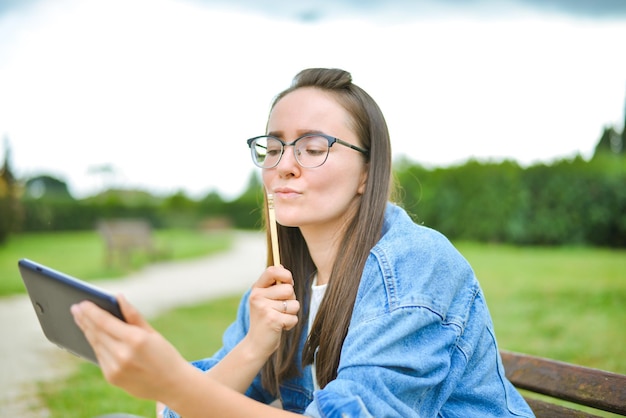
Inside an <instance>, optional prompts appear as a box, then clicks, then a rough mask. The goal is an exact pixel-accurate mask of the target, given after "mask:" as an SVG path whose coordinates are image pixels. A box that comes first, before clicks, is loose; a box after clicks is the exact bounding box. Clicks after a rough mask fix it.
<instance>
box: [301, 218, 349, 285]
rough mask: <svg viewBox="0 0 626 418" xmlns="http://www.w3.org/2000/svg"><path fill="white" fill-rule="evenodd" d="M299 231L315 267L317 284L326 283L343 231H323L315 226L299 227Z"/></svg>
mask: <svg viewBox="0 0 626 418" xmlns="http://www.w3.org/2000/svg"><path fill="white" fill-rule="evenodd" d="M301 231H302V236H303V237H304V240H305V241H306V245H307V247H308V249H309V254H311V259H312V260H313V263H314V264H315V267H316V268H317V284H318V285H323V284H327V283H328V280H329V279H330V274H331V272H332V269H333V265H334V263H335V259H336V258H337V252H338V251H339V243H340V242H341V239H342V238H343V231H337V230H334V231H328V232H326V233H324V232H322V231H320V230H319V229H318V230H316V229H315V228H311V229H307V228H301Z"/></svg>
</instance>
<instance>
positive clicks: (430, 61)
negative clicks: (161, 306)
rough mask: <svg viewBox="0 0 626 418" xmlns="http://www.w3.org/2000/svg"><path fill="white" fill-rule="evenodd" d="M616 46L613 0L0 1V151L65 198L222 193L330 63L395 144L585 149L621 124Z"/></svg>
mask: <svg viewBox="0 0 626 418" xmlns="http://www.w3.org/2000/svg"><path fill="white" fill-rule="evenodd" d="M625 44H626V2H623V1H620V0H588V1H585V0H577V1H575V0H544V1H539V0H536V1H533V0H466V1H460V0H439V1H435V0H421V1H410V0H388V1H375V0H369V1H357V0H318V1H314V0H300V1H287V0H0V157H2V156H4V155H5V152H6V150H7V148H8V149H10V160H11V164H12V168H13V171H14V174H15V175H17V176H18V177H19V178H20V179H24V180H25V179H27V178H29V177H33V176H37V175H51V176H53V177H56V178H59V179H60V180H63V181H65V182H67V184H68V186H69V189H70V192H71V193H72V194H73V195H74V196H75V197H79V198H81V197H86V196H89V195H92V194H95V193H98V192H100V191H102V190H104V189H106V188H109V187H121V188H139V189H144V190H147V191H150V192H153V193H156V194H163V195H166V194H171V193H174V192H177V191H180V190H182V191H184V192H185V193H187V194H188V195H190V196H192V197H202V196H203V195H204V194H206V193H208V192H209V191H218V192H219V193H220V194H222V195H223V196H225V197H227V198H230V197H236V196H237V195H238V194H239V193H241V192H242V191H243V189H244V188H245V186H246V184H247V181H248V179H249V177H250V175H251V173H253V171H254V170H255V168H254V167H253V165H252V162H251V160H250V155H249V150H248V148H247V146H246V143H245V140H246V139H247V138H249V137H252V136H256V135H261V134H263V133H264V127H265V122H266V119H267V116H268V111H269V106H270V103H271V101H272V98H273V97H274V96H275V95H276V94H277V93H278V92H280V91H281V90H283V89H284V88H286V87H288V86H289V84H290V82H291V79H292V78H293V76H294V75H295V74H296V73H297V72H298V71H300V70H301V69H303V68H307V67H338V68H343V69H345V70H348V71H350V72H351V73H352V76H353V81H354V83H355V84H357V85H359V86H361V87H362V88H364V89H365V90H366V91H367V92H368V93H370V95H372V97H374V99H375V100H376V101H377V102H378V104H379V105H380V107H381V109H382V110H383V113H384V114H385V117H386V119H387V123H388V125H389V129H390V133H391V139H392V149H393V152H394V157H395V158H399V157H407V158H409V159H410V160H412V161H414V162H417V163H420V164H423V165H425V166H427V167H439V166H449V165H453V164H461V163H463V162H465V161H467V160H468V159H470V158H474V159H478V160H481V161H500V160H502V159H512V160H516V161H518V162H519V163H520V164H521V165H526V166H527V165H530V164H535V163H550V162H551V161H554V160H558V159H563V158H571V157H574V156H576V155H581V156H583V157H585V158H588V157H590V156H591V154H592V153H593V150H594V147H595V145H596V144H597V142H598V140H599V138H600V135H601V134H602V131H603V129H604V128H605V127H606V126H614V127H615V128H616V129H617V130H619V131H621V129H622V128H623V123H624V113H625V110H626V109H625V104H626V54H624V48H625ZM1 139H3V140H1Z"/></svg>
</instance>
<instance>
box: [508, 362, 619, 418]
mask: <svg viewBox="0 0 626 418" xmlns="http://www.w3.org/2000/svg"><path fill="white" fill-rule="evenodd" d="M500 355H501V356H502V362H503V363H504V369H505V372H506V376H507V378H508V379H509V380H510V381H511V383H513V385H515V386H516V387H518V388H520V389H526V390H529V391H531V392H535V393H540V394H543V395H548V396H552V397H554V398H558V399H563V400H566V401H570V402H574V403H577V404H579V405H586V406H590V407H592V408H596V409H601V410H603V411H608V412H614V413H617V414H621V415H626V389H625V388H626V376H624V375H619V374H616V373H611V372H606V371H604V370H598V369H592V368H588V367H582V366H576V365H573V364H568V363H563V362H560V361H556V360H550V359H545V358H541V357H535V356H530V355H526V354H519V353H512V352H508V351H504V350H501V351H500Z"/></svg>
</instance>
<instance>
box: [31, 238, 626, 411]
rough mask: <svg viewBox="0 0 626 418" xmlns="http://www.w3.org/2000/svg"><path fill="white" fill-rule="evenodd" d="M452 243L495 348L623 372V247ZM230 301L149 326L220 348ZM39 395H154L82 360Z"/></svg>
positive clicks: (85, 399)
mask: <svg viewBox="0 0 626 418" xmlns="http://www.w3.org/2000/svg"><path fill="white" fill-rule="evenodd" d="M458 248H459V249H460V251H461V252H462V253H463V254H464V255H465V256H466V257H467V259H468V260H469V261H470V263H471V264H472V265H473V267H474V269H475V271H476V273H477V275H478V277H479V280H480V281H481V284H482V287H483V289H484V291H485V295H486V298H487V302H488V304H489V308H490V311H491V314H492V317H493V320H494V325H495V328H496V334H497V337H498V342H499V344H500V348H503V349H507V350H513V351H521V352H526V353H531V354H536V355H540V356H544V357H550V358H556V359H560V360H563V361H568V362H574V363H578V364H582V365H587V366H590V367H596V368H600V369H606V370H610V371H615V372H619V373H626V356H624V355H623V347H624V345H625V344H626V327H624V324H626V309H625V308H624V307H625V306H626V251H624V250H620V251H611V250H604V249H593V248H517V247H511V246H502V245H485V244H475V243H458ZM237 302H238V297H236V296H235V297H232V298H226V299H220V300H216V301H211V302H207V303H205V304H202V305H199V306H196V307H192V308H184V309H176V310H174V311H172V312H170V313H168V314H167V315H163V316H162V317H160V318H158V319H156V320H155V321H154V322H153V325H154V326H155V327H156V328H157V329H158V330H159V331H161V332H162V333H163V334H164V335H165V336H166V337H167V338H168V339H170V341H172V342H173V343H174V344H175V345H176V346H177V347H178V348H179V350H180V351H181V352H182V353H183V354H184V355H185V356H186V358H189V359H196V358H201V357H206V356H209V355H211V353H213V352H214V351H215V350H216V349H217V348H219V345H220V338H221V334H222V332H223V330H224V329H225V328H226V326H227V324H229V323H230V322H231V321H232V320H233V319H234V316H235V312H236V307H237ZM76 361H77V362H78V360H76ZM79 363H80V362H79ZM41 396H42V398H43V399H44V401H45V402H46V404H47V405H48V406H49V407H50V410H51V417H52V418H54V417H70V418H71V417H84V416H89V415H97V414H104V413H110V412H114V411H126V412H130V413H135V414H139V415H143V416H146V417H152V416H153V415H154V404H153V402H150V401H141V400H136V399H133V398H132V397H130V396H128V395H126V394H125V393H124V392H122V391H120V390H118V389H115V388H113V387H110V386H109V385H107V384H106V383H105V382H104V380H103V379H102V377H101V374H100V370H99V369H98V368H97V367H95V366H92V365H90V364H86V363H80V368H79V370H78V372H77V373H76V374H75V375H73V376H72V377H71V378H70V379H68V380H67V381H65V382H56V383H54V384H47V385H43V386H42V391H41ZM602 416H606V417H609V416H613V415H611V414H602Z"/></svg>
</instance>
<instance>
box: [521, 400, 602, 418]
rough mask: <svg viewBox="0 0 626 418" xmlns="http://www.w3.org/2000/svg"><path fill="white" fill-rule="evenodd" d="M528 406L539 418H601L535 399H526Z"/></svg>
mask: <svg viewBox="0 0 626 418" xmlns="http://www.w3.org/2000/svg"><path fill="white" fill-rule="evenodd" d="M525 399H526V402H528V406H530V409H532V410H533V412H534V413H535V416H536V417H537V418H601V417H600V416H598V415H593V414H590V413H588V412H583V411H579V410H576V409H572V408H568V407H566V406H561V405H556V404H553V403H550V402H546V401H542V400H539V399H535V398H528V397H525Z"/></svg>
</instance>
